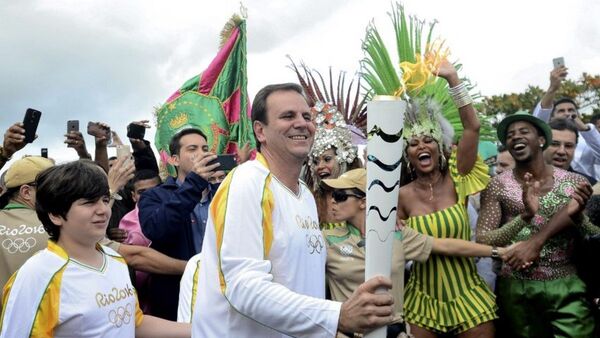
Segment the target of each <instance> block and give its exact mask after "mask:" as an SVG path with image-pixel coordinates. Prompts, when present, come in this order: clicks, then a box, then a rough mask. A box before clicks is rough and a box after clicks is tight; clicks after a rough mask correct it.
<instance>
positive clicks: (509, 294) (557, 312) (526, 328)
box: [477, 167, 600, 337]
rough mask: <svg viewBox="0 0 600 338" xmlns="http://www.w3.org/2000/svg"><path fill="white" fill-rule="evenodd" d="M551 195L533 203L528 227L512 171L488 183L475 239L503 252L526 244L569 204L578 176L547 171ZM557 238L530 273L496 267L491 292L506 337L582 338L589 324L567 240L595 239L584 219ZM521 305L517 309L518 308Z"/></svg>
mask: <svg viewBox="0 0 600 338" xmlns="http://www.w3.org/2000/svg"><path fill="white" fill-rule="evenodd" d="M553 170H554V175H553V176H554V183H553V187H552V190H551V191H549V192H548V193H546V194H545V195H543V196H541V197H540V199H539V204H540V207H539V210H538V212H537V213H536V215H535V216H534V217H533V219H532V220H531V222H530V223H526V222H525V221H523V220H522V219H521V217H520V214H522V213H524V211H525V206H524V205H523V197H522V196H523V190H522V188H521V184H520V183H519V182H518V181H517V179H516V178H515V176H514V173H513V171H512V170H511V171H507V172H504V173H502V174H500V175H498V176H496V177H494V179H493V180H492V181H491V183H490V184H489V186H488V188H487V189H486V190H485V191H484V192H483V193H482V195H481V212H480V215H479V221H478V223H477V239H478V241H479V242H482V243H486V244H489V245H498V246H506V245H509V244H512V243H515V242H519V241H525V240H528V239H529V238H531V237H532V236H533V235H534V234H535V233H537V232H538V231H539V229H540V228H541V227H543V226H544V225H546V224H547V223H548V222H549V220H550V218H551V217H552V216H553V215H555V214H556V213H557V211H558V210H560V209H561V208H563V207H564V206H565V205H567V204H568V203H569V201H570V200H571V195H572V194H573V191H574V189H575V187H576V185H577V184H578V183H579V182H582V181H583V180H585V179H584V178H583V177H582V176H580V175H577V174H574V173H571V172H568V171H565V170H562V169H560V168H556V167H555V168H553ZM574 230H575V229H569V230H567V231H563V232H560V233H558V234H556V235H554V236H553V237H552V238H550V239H548V240H547V241H546V243H545V244H544V246H543V248H542V250H541V252H540V258H539V259H538V260H537V261H535V262H534V263H533V265H532V266H531V267H529V268H528V269H525V270H521V271H517V270H514V269H512V268H511V267H510V266H509V265H508V264H502V269H501V271H500V273H499V277H500V278H499V279H498V282H497V289H496V292H497V294H498V304H499V306H500V309H501V315H500V317H501V319H503V320H505V321H506V323H505V325H502V326H503V327H502V326H501V327H500V329H502V328H504V329H506V330H508V331H509V332H507V334H509V335H510V336H518V337H547V336H553V335H554V336H556V335H558V336H561V337H562V336H566V337H584V336H585V337H588V336H589V334H591V332H592V331H593V327H594V323H593V319H592V317H591V314H590V309H589V306H588V305H587V304H586V300H585V284H583V282H582V281H581V280H580V279H579V277H577V274H576V272H577V271H576V268H575V265H574V263H573V240H574V236H575V235H576V234H575V232H576V231H579V232H580V233H582V234H597V233H600V228H598V227H596V226H594V225H593V224H591V223H590V222H589V220H588V218H587V216H585V217H584V220H583V222H582V223H581V224H579V225H578V226H577V229H576V230H575V231H574ZM522 305H523V306H522Z"/></svg>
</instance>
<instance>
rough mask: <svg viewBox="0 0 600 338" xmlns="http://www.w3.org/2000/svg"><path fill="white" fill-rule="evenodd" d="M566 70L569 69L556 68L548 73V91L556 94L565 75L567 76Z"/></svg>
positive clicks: (563, 67)
mask: <svg viewBox="0 0 600 338" xmlns="http://www.w3.org/2000/svg"><path fill="white" fill-rule="evenodd" d="M568 70H569V69H568V68H567V67H565V66H561V67H558V68H554V69H553V70H552V71H551V72H550V87H549V88H548V90H549V91H553V92H556V91H558V90H559V89H560V85H561V84H562V82H563V81H564V80H565V78H566V77H567V75H569V72H568Z"/></svg>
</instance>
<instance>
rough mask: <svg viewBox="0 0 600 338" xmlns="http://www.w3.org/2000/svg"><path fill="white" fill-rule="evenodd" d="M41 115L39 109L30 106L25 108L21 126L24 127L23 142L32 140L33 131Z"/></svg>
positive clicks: (33, 136) (33, 137)
mask: <svg viewBox="0 0 600 338" xmlns="http://www.w3.org/2000/svg"><path fill="white" fill-rule="evenodd" d="M41 117H42V112H41V111H39V110H35V109H32V108H28V109H27V111H26V112H25V117H24V118H23V128H24V129H25V139H24V140H23V142H25V143H31V142H33V140H35V132H36V130H37V127H38V124H39V123H40V118H41Z"/></svg>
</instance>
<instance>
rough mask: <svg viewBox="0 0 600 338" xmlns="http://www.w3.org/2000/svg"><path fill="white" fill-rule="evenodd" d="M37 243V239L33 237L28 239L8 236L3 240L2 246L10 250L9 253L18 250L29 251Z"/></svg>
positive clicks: (21, 251)
mask: <svg viewBox="0 0 600 338" xmlns="http://www.w3.org/2000/svg"><path fill="white" fill-rule="evenodd" d="M36 244H37V241H36V240H35V238H33V237H28V238H27V239H23V238H15V239H10V238H7V239H5V240H3V241H2V248H3V249H4V250H6V251H8V253H10V254H15V253H17V252H20V253H27V252H29V250H31V249H32V248H33V247H35V245H36Z"/></svg>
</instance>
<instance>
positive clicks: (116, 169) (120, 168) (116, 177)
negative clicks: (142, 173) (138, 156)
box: [108, 156, 135, 192]
mask: <svg viewBox="0 0 600 338" xmlns="http://www.w3.org/2000/svg"><path fill="white" fill-rule="evenodd" d="M134 174H135V165H134V163H133V159H132V158H131V157H130V156H123V157H119V158H117V161H116V162H115V164H114V165H113V166H112V167H111V168H110V170H109V171H108V186H109V187H110V190H111V191H112V192H117V191H119V190H121V189H123V187H124V186H125V184H127V182H129V180H130V179H132V178H133V176H134Z"/></svg>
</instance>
